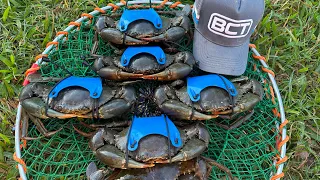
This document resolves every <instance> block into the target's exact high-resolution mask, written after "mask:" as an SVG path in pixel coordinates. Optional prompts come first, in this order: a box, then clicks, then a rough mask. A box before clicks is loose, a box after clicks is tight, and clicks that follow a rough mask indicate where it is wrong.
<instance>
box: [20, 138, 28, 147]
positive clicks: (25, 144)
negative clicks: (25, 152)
mask: <svg viewBox="0 0 320 180" xmlns="http://www.w3.org/2000/svg"><path fill="white" fill-rule="evenodd" d="M26 147H27V140H25V139H23V140H22V144H20V149H22V148H23V149H25V148H26Z"/></svg>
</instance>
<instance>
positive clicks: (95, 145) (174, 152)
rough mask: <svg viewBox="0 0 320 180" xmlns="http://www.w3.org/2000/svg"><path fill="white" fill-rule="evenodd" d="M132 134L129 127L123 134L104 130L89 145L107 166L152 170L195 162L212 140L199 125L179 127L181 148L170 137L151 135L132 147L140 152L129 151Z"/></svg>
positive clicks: (132, 144) (203, 127)
mask: <svg viewBox="0 0 320 180" xmlns="http://www.w3.org/2000/svg"><path fill="white" fill-rule="evenodd" d="M128 131H130V128H125V129H123V130H122V131H121V132H117V131H114V130H111V129H110V128H106V127H104V128H100V129H99V130H98V131H97V132H96V133H95V134H94V135H93V136H92V137H91V138H90V140H89V146H90V148H91V149H92V150H93V151H94V154H95V155H96V157H97V158H98V159H99V160H100V161H101V162H102V163H104V164H106V165H107V166H110V167H114V168H121V169H126V168H148V167H153V166H155V163H169V162H179V161H187V160H190V159H193V158H195V157H197V156H199V155H200V154H201V153H202V152H204V151H205V150H206V148H207V147H208V143H209V140H210V135H209V132H208V130H207V129H206V127H205V126H204V125H203V124H201V123H196V124H192V125H189V126H185V127H178V131H179V132H180V137H181V139H179V140H178V139H175V140H174V143H181V146H179V147H176V146H174V145H172V144H171V143H168V138H167V137H165V136H162V135H159V134H150V135H148V136H145V137H144V138H142V139H140V140H139V141H138V142H137V141H134V142H133V143H129V144H131V145H129V146H130V148H134V147H135V146H136V149H135V150H134V151H131V150H128V149H127V145H128V144H127V143H128V142H127V140H128V139H127V137H128V136H127V135H128V133H129V132H128ZM78 132H79V130H78ZM130 138H131V137H130ZM178 141H179V142H178ZM171 142H172V141H171ZM170 144H171V145H170ZM169 152H170V154H169Z"/></svg>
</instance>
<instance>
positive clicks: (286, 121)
mask: <svg viewBox="0 0 320 180" xmlns="http://www.w3.org/2000/svg"><path fill="white" fill-rule="evenodd" d="M288 122H289V121H288V119H286V120H285V121H283V123H281V125H280V126H279V131H280V132H282V129H283V128H284V126H286V125H287V124H288Z"/></svg>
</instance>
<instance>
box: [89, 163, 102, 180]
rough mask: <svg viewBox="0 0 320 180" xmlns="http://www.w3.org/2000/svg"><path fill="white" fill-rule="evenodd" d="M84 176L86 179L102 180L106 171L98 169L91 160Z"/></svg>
mask: <svg viewBox="0 0 320 180" xmlns="http://www.w3.org/2000/svg"><path fill="white" fill-rule="evenodd" d="M86 176H87V179H88V180H103V179H104V177H105V176H106V172H104V171H103V170H98V168H97V166H96V164H95V163H94V162H91V163H90V164H89V165H88V167H87V169H86Z"/></svg>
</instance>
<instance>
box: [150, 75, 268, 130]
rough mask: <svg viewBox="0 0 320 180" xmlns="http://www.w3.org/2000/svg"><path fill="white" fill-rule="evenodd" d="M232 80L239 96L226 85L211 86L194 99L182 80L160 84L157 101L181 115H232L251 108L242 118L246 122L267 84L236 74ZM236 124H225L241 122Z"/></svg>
mask: <svg viewBox="0 0 320 180" xmlns="http://www.w3.org/2000/svg"><path fill="white" fill-rule="evenodd" d="M199 81H200V79H199ZM199 81H198V82H199ZM203 81H206V80H204V79H203ZM231 82H232V84H233V85H234V87H235V88H236V91H237V92H238V94H237V95H236V96H235V97H230V94H229V93H228V91H226V90H225V89H222V88H218V87H215V86H208V87H206V88H204V89H203V90H202V91H201V93H200V94H197V96H198V97H195V98H199V101H196V102H194V101H192V100H191V97H190V96H189V94H188V92H187V86H186V85H185V82H184V81H181V80H178V81H175V82H173V83H172V84H171V85H163V86H160V87H159V88H157V89H156V91H155V101H156V103H157V104H158V106H159V107H160V109H161V110H162V111H163V113H165V114H167V115H168V116H171V117H175V118H177V119H184V120H209V119H213V118H217V117H221V118H227V119H232V118H233V117H235V116H236V115H237V114H239V113H241V112H249V113H248V114H247V115H246V116H245V117H242V118H241V120H240V119H239V121H242V122H243V121H245V120H246V119H248V118H249V117H250V116H251V115H252V114H253V110H252V109H253V107H254V106H255V105H256V104H257V103H258V102H259V101H260V100H261V99H262V97H263V88H262V86H261V84H260V83H259V82H258V81H256V80H254V79H251V80H249V78H248V77H239V78H235V79H233V80H231ZM231 82H230V84H231ZM199 96H201V98H200V97H199ZM240 124H241V123H240ZM234 125H235V126H234V127H225V128H235V127H236V126H238V125H239V122H237V123H236V124H234Z"/></svg>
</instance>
